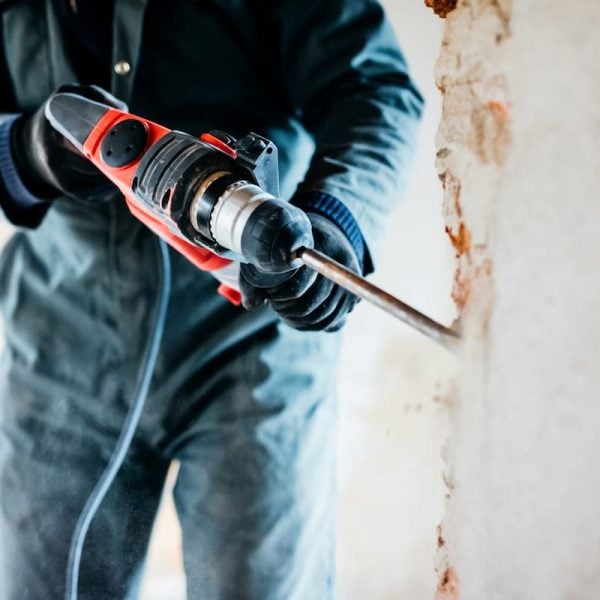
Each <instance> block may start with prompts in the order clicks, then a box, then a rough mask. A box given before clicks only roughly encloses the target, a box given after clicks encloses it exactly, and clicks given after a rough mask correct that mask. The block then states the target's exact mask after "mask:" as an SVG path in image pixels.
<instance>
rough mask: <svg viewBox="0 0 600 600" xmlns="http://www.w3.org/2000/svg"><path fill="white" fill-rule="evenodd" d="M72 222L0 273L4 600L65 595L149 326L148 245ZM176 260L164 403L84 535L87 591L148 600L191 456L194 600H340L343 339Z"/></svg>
mask: <svg viewBox="0 0 600 600" xmlns="http://www.w3.org/2000/svg"><path fill="white" fill-rule="evenodd" d="M64 211H66V213H68V212H69V209H68V207H67V208H65V209H64ZM117 212H118V211H117ZM59 213H60V211H57V214H56V215H53V214H52V213H51V214H49V215H48V217H47V219H46V220H45V221H44V223H43V224H42V226H41V227H40V229H39V230H37V231H36V232H34V233H21V234H18V235H17V236H16V237H15V238H13V240H11V242H10V243H9V246H8V247H7V248H6V249H5V251H4V255H3V259H2V265H1V268H0V308H1V309H2V314H3V317H4V323H5V334H6V347H5V350H4V354H3V358H2V362H1V366H0V368H1V371H0V598H2V600H17V599H18V600H38V599H39V600H42V599H43V600H49V599H60V598H62V597H63V595H64V590H65V570H66V564H67V554H68V549H69V544H70V539H71V534H72V531H73V528H74V525H75V522H76V520H77V518H78V516H79V514H80V511H81V509H82V507H83V505H84V503H85V501H86V499H87V497H88V496H89V494H90V492H91V490H92V488H93V487H94V484H95V483H96V481H97V479H98V477H99V476H100V474H101V473H102V471H103V469H104V467H105V465H106V463H107V461H108V458H109V456H110V453H111V451H112V449H113V447H114V445H115V443H116V440H117V437H118V435H119V432H120V428H121V426H122V423H123V421H124V419H125V416H126V414H127V411H128V409H129V407H130V404H131V401H132V398H131V396H132V390H133V389H135V385H136V380H137V378H138V377H139V369H140V363H141V360H142V355H143V351H144V348H145V345H146V343H147V340H148V338H149V337H150V336H151V332H152V328H153V326H154V323H153V321H152V319H153V314H154V313H153V309H154V306H155V303H156V298H157V296H158V292H159V290H158V289H157V285H158V284H157V281H158V280H159V278H158V277H157V276H156V268H157V265H158V259H157V251H156V244H155V240H154V239H153V238H152V236H150V235H149V234H148V233H147V232H146V231H145V230H143V228H141V227H140V226H138V225H137V224H135V223H133V222H132V221H131V220H130V219H128V218H126V217H124V216H123V214H114V213H115V209H114V208H112V207H107V208H106V209H103V210H100V211H96V212H95V215H96V216H95V217H94V219H97V220H99V221H102V220H103V219H104V220H105V222H98V223H96V222H95V221H94V219H92V220H91V221H90V220H85V221H84V223H85V224H84V225H82V223H79V222H78V221H77V217H76V216H74V215H71V218H72V219H74V220H75V221H76V222H74V223H73V222H71V223H69V224H65V223H64V221H65V219H67V220H68V219H69V216H68V215H67V217H65V215H64V214H63V215H59ZM63 226H64V227H66V228H67V229H66V230H65V231H64V232H63V233H64V234H65V235H64V236H61V227H63ZM81 227H84V228H85V236H84V237H82V239H84V240H85V242H82V241H81V239H80V240H77V235H76V232H78V231H81ZM121 229H124V230H123V231H121ZM73 232H75V234H74V233H73ZM105 232H109V233H108V235H106V234H105ZM67 234H68V235H67ZM94 240H95V242H96V243H94ZM171 260H172V264H173V282H172V285H173V288H172V292H171V298H170V307H169V312H168V316H167V324H166V333H165V336H164V337H163V340H162V345H161V349H160V355H159V360H158V363H157V365H156V368H155V372H154V376H153V381H152V388H151V392H150V396H149V398H148V401H147V404H146V407H145V410H144V413H143V416H142V419H141V422H140V425H139V427H138V430H137V433H136V436H135V438H134V441H133V444H132V447H131V449H130V451H129V453H128V455H127V459H126V461H125V464H124V465H123V468H122V469H121V471H120V473H119V475H118V477H117V479H116V481H115V483H114V485H113V487H112V488H111V490H110V492H109V494H108V496H107V498H106V499H105V501H104V503H103V504H102V505H101V507H100V510H99V512H98V514H97V515H96V518H95V519H94V521H93V523H92V526H91V528H90V531H89V533H88V537H87V539H86V543H85V546H84V550H83V557H82V565H81V572H80V583H79V597H80V598H82V599H100V598H102V599H104V598H106V599H111V600H113V599H116V598H128V597H135V595H136V592H137V584H138V583H139V579H140V575H141V572H142V568H143V563H144V556H145V553H146V550H147V546H148V540H149V536H150V532H151V528H152V524H153V520H154V517H155V514H156V510H157V507H158V503H159V500H160V496H161V491H162V487H163V483H164V479H165V475H166V472H167V469H168V466H169V464H170V462H171V461H172V460H178V461H180V470H179V473H178V478H177V482H176V485H175V489H174V499H175V504H176V508H177V512H178V517H179V520H180V523H181V527H182V535H183V551H184V565H185V573H186V577H187V586H188V597H189V598H190V599H202V600H204V599H206V600H212V599H234V598H240V599H242V598H243V599H252V598H256V599H261V600H267V599H273V600H275V599H282V600H291V599H299V600H305V599H306V600H308V599H310V600H312V599H319V600H321V599H327V598H330V597H331V596H332V594H333V571H334V522H335V514H334V512H335V464H334V463H335V457H334V455H335V429H336V427H335V412H336V408H335V399H334V387H335V381H334V372H335V365H336V356H337V349H338V341H339V340H338V336H337V335H329V334H315V333H302V332H296V331H293V330H291V329H289V328H287V327H285V326H283V325H281V324H278V323H277V322H276V320H275V319H274V316H273V315H272V314H270V313H269V312H268V311H267V310H259V311H258V312H256V313H247V312H245V311H243V310H242V309H239V308H235V307H233V306H231V305H229V304H228V303H227V302H226V301H225V300H224V299H222V298H220V297H218V296H217V295H216V293H215V288H216V284H215V283H214V281H213V280H212V278H211V277H210V276H209V275H206V274H203V273H199V272H198V271H196V270H195V269H194V268H193V267H191V265H189V264H187V262H186V261H185V259H183V258H181V257H180V256H178V255H175V254H174V253H171Z"/></svg>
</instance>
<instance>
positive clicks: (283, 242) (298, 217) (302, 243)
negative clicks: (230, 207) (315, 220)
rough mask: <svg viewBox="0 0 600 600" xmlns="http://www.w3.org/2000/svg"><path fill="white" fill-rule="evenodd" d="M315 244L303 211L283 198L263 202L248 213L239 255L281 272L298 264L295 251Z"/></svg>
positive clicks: (251, 261)
mask: <svg viewBox="0 0 600 600" xmlns="http://www.w3.org/2000/svg"><path fill="white" fill-rule="evenodd" d="M313 245H314V240H313V235H312V228H311V224H310V221H309V219H308V217H307V216H306V214H305V213H304V212H303V211H302V210H300V209H299V208H297V207H296V206H293V205H292V204H289V203H288V202H284V201H283V200H277V199H270V200H266V201H264V202H262V203H261V204H260V205H259V206H257V207H256V208H255V209H254V210H253V211H252V213H251V214H250V216H249V218H248V221H247V223H246V224H245V226H244V231H243V234H242V239H241V249H242V255H243V256H244V257H245V258H246V259H247V260H248V261H249V262H250V263H251V264H253V265H254V266H255V267H257V268H258V269H260V270H261V271H264V272H267V273H284V272H287V271H290V270H293V269H296V268H298V267H299V266H301V263H300V261H299V260H298V259H295V258H294V252H295V251H296V250H299V249H300V248H302V247H307V248H312V247H313Z"/></svg>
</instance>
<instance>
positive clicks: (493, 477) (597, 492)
mask: <svg viewBox="0 0 600 600" xmlns="http://www.w3.org/2000/svg"><path fill="white" fill-rule="evenodd" d="M432 18H433V17H432ZM599 31H600V3H599V2H598V1H597V0H578V1H577V2H564V0H529V1H528V2H524V1H518V0H515V1H514V3H512V2H507V1H501V0H460V1H459V2H458V6H457V7H456V9H455V10H453V11H452V12H450V13H449V14H448V16H447V20H446V30H445V36H444V41H443V45H442V51H441V55H440V58H439V61H438V65H437V82H438V85H439V87H440V89H441V91H442V93H443V97H444V100H443V116H442V123H441V126H440V130H439V134H438V159H437V167H438V172H439V175H440V178H441V180H442V183H443V186H444V189H445V207H446V209H445V212H446V225H447V232H448V235H449V236H450V239H451V241H452V243H453V245H454V248H455V250H456V254H457V265H458V270H457V273H456V277H455V286H454V298H455V301H456V302H457V304H458V305H459V307H460V308H461V310H462V315H463V328H464V334H465V347H464V349H463V356H462V359H463V360H462V375H461V376H460V380H459V382H458V389H457V392H456V401H455V406H454V410H453V416H452V418H453V424H452V433H451V436H450V439H449V442H448V445H447V448H446V451H445V455H446V472H445V481H446V483H447V485H448V487H449V499H448V502H447V508H446V516H445V518H444V522H443V524H442V526H441V530H440V536H439V539H438V546H439V547H440V549H439V556H438V572H439V588H438V595H437V598H438V600H450V599H452V600H458V599H459V598H460V599H461V600H471V599H473V600H481V599H482V598H485V599H486V600H496V599H497V600H500V599H501V600H519V599H524V600H530V599H531V600H537V599H542V598H543V599H544V600H555V599H556V600H559V599H560V600H563V599H564V600H587V599H593V598H598V597H599V593H598V589H599V586H600V502H599V501H598V498H599V496H600V470H599V469H598V466H597V463H598V459H597V457H598V455H599V453H600V402H599V401H600V316H599V312H600V276H599V274H598V273H599V269H598V261H599V259H600V203H598V201H597V199H598V184H599V182H600V153H599V152H598V150H599V139H600V109H599V108H598V106H599V100H598V99H599V98H600V77H599V76H598V73H599V72H598V66H597V61H598V56H599V54H600V35H599V34H598V32H599Z"/></svg>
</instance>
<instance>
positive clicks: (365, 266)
mask: <svg viewBox="0 0 600 600" xmlns="http://www.w3.org/2000/svg"><path fill="white" fill-rule="evenodd" d="M291 202H292V204H294V205H295V206H297V207H298V208H301V209H302V210H305V211H308V212H314V213H317V214H319V215H322V216H324V217H327V218H328V219H329V220H330V221H333V222H334V223H335V224H336V225H337V226H338V227H339V228H340V229H341V230H342V231H343V232H344V234H345V236H346V237H347V238H348V240H349V241H350V243H351V244H352V247H353V248H354V251H355V252H356V256H357V257H358V260H359V262H360V267H361V270H362V272H363V273H364V274H368V273H371V272H372V271H373V263H372V261H371V256H370V254H369V250H368V248H367V246H366V244H365V239H364V237H363V235H362V233H361V231H360V228H359V226H358V223H357V222H356V220H355V219H354V217H353V216H352V213H351V212H350V211H349V210H348V208H347V207H346V205H345V204H344V203H343V202H341V201H340V200H338V199H337V198H336V197H335V196H332V195H330V194H326V193H325V192H317V191H308V192H302V193H300V194H297V195H296V196H294V197H293V198H292V200H291Z"/></svg>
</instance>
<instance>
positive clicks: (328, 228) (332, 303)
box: [240, 212, 360, 331]
mask: <svg viewBox="0 0 600 600" xmlns="http://www.w3.org/2000/svg"><path fill="white" fill-rule="evenodd" d="M306 214H307V216H308V218H309V219H310V222H311V225H312V231H313V236H314V243H315V244H314V247H315V249H316V250H319V251H321V252H323V253H324V254H326V255H327V256H330V257H331V258H333V259H334V260H336V261H337V262H339V263H341V264H342V265H344V266H346V267H348V268H349V269H351V270H352V271H354V272H356V273H359V272H360V269H359V261H358V258H357V256H356V253H355V251H354V248H353V246H352V244H351V243H350V242H349V241H348V238H347V237H346V236H345V234H344V233H343V232H342V231H341V230H340V229H339V227H338V226H337V225H336V224H335V223H333V222H332V221H330V220H329V219H327V218H326V217H323V216H321V215H318V214H315V213H310V212H308V213H306ZM282 279H283V280H284V281H282ZM240 291H241V292H242V302H243V305H244V307H245V308H247V309H253V308H257V307H258V306H260V305H262V304H263V303H264V302H265V301H267V302H268V303H269V305H270V306H271V307H272V308H273V310H274V311H275V312H276V313H278V314H279V315H280V316H281V318H282V320H283V321H284V322H285V323H286V324H288V325H289V326H290V327H293V328H294V329H299V330H301V331H323V330H324V331H337V330H339V329H340V328H341V327H342V326H343V325H344V323H345V321H346V315H347V314H348V313H349V312H350V311H351V310H352V309H353V308H354V305H355V304H356V302H357V301H358V299H357V298H356V296H354V295H353V294H350V292H347V291H346V290H344V289H343V288H341V287H340V286H338V285H336V284H334V283H333V282H331V281H329V280H328V279H325V277H323V276H322V275H318V274H317V273H315V272H314V271H313V270H312V269H309V268H307V267H300V268H299V269H296V270H293V271H290V272H289V273H286V274H283V275H282V274H269V273H262V272H261V271H259V270H258V269H256V267H253V266H252V265H248V264H243V265H242V266H241V270H240Z"/></svg>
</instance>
